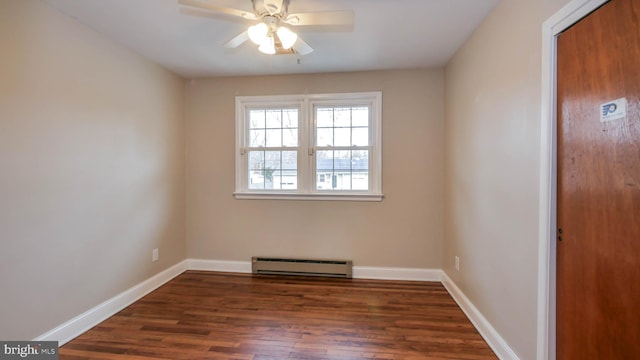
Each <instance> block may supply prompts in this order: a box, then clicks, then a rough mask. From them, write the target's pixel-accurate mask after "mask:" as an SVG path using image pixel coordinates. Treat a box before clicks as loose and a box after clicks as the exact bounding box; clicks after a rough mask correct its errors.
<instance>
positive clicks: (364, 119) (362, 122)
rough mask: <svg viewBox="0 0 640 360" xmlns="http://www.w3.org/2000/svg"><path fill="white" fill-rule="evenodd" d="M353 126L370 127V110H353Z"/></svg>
mask: <svg viewBox="0 0 640 360" xmlns="http://www.w3.org/2000/svg"><path fill="white" fill-rule="evenodd" d="M351 126H369V108H366V107H361V108H353V109H351Z"/></svg>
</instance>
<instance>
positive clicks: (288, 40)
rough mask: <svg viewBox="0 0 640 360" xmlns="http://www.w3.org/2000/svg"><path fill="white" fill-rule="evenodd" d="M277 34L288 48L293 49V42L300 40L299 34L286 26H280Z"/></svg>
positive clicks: (283, 45) (285, 47)
mask: <svg viewBox="0 0 640 360" xmlns="http://www.w3.org/2000/svg"><path fill="white" fill-rule="evenodd" d="M276 34H277V35H278V39H280V42H281V43H282V47H283V48H284V49H287V50H288V49H291V47H292V46H293V44H295V43H296V41H297V40H298V35H297V34H296V33H294V32H293V31H291V30H289V28H287V27H284V26H281V27H279V28H278V30H277V31H276Z"/></svg>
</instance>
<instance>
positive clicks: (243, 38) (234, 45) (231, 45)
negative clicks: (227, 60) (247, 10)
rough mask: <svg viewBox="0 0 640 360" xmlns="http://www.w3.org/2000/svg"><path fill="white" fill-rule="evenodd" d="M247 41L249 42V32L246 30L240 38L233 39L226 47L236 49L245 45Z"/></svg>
mask: <svg viewBox="0 0 640 360" xmlns="http://www.w3.org/2000/svg"><path fill="white" fill-rule="evenodd" d="M247 40H249V32H248V31H246V30H245V31H243V32H241V33H240V34H239V35H238V36H236V37H234V38H233V39H231V40H229V41H228V42H227V43H226V44H224V47H226V48H228V49H234V48H237V47H238V46H240V45H242V44H244V42H245V41H247Z"/></svg>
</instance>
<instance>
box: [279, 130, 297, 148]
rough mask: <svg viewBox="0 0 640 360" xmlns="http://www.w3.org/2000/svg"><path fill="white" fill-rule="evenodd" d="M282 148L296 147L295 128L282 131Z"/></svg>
mask: <svg viewBox="0 0 640 360" xmlns="http://www.w3.org/2000/svg"><path fill="white" fill-rule="evenodd" d="M282 146H298V129H297V128H290V129H283V130H282Z"/></svg>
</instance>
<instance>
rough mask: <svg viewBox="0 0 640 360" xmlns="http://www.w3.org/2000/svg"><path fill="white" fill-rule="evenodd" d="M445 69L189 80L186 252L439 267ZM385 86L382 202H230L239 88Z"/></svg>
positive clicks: (281, 90) (262, 91) (292, 90)
mask: <svg viewBox="0 0 640 360" xmlns="http://www.w3.org/2000/svg"><path fill="white" fill-rule="evenodd" d="M442 76H443V74H442V71H441V70H413V71H383V72H362V73H342V74H318V75H292V76H274V77H232V78H214V79H199V80H193V81H192V82H191V83H190V84H189V86H188V90H187V108H188V116H187V140H186V142H187V249H188V254H187V255H188V257H190V258H200V259H216V260H239V261H249V260H250V257H251V256H253V255H260V256H296V257H313V258H348V259H353V260H354V265H356V266H390V267H406V268H412V267H413V268H440V267H441V257H442V221H443V220H442V189H443V184H442V169H443V163H442V159H443V154H442V151H443V147H442V146H443V123H442V106H443V98H442V95H443V88H442V86H443V77H442ZM378 90H381V91H382V92H383V119H382V121H383V126H382V127H383V168H384V171H383V192H384V194H385V199H384V200H383V201H382V202H376V203H367V202H342V201H341V202H335V201H334V202H330V201H277V200H235V199H234V198H233V196H232V193H233V191H234V176H235V173H234V152H235V150H234V149H235V148H234V147H235V144H234V139H235V135H234V134H235V125H234V124H235V118H234V116H235V115H234V111H235V109H234V106H235V96H236V95H275V94H296V93H329V92H359V91H378Z"/></svg>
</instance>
